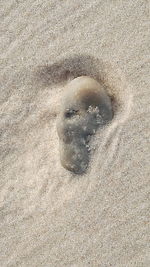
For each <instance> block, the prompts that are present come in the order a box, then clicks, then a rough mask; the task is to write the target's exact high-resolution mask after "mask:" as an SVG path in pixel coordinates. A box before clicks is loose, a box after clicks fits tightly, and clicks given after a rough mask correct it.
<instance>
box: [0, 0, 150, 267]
mask: <svg viewBox="0 0 150 267" xmlns="http://www.w3.org/2000/svg"><path fill="white" fill-rule="evenodd" d="M0 15H1V26H0V27H1V46H0V62H1V64H0V67H1V68H0V82H1V86H0V90H1V91H0V117H1V118H0V165H1V166H0V266H1V267H4V266H9V267H10V266H11V267H12V266H32V267H34V266H36V267H37V266H44V267H47V266H53V267H54V266H73V267H74V266H77V267H78V266H79V267H80V266H81V267H82V266H83V267H84V266H85V267H86V266H100V267H107V266H113V267H116V266H117V267H122V266H123V267H130V266H132V267H133V266H134V267H135V266H136V267H143V266H144V267H148V266H150V256H149V255H150V250H149V241H150V238H149V237H150V235H149V233H150V226H149V218H150V209H149V203H150V202H149V177H150V164H149V162H150V143H149V140H150V126H149V125H150V116H149V114H150V92H149V85H150V83H149V81H150V78H149V62H150V57H149V51H150V30H149V29H150V28H149V1H146V0H145V1H144V0H143V1H141V0H134V1H132V0H131V1H120V0H115V1H112V0H106V1H102V0H93V1H91V0H87V1H81V0H72V1H71V0H66V1H58V0H52V1H48V0H46V1H42V0H38V1H37V0H26V1H25V0H5V1H1V2H0ZM81 75H89V76H91V77H93V78H95V79H98V80H99V79H100V80H101V81H103V83H104V84H105V86H106V88H107V90H108V92H109V94H110V95H111V97H112V99H113V101H114V108H115V116H114V118H113V120H112V122H111V123H110V125H109V126H106V127H104V129H102V130H101V129H99V130H98V131H97V132H96V134H95V136H94V137H93V138H92V140H91V143H90V146H91V155H90V164H89V168H88V170H87V173H85V174H84V175H75V174H72V173H70V172H68V171H67V170H65V169H64V168H63V167H62V166H61V164H60V160H59V140H58V135H57V131H56V121H57V116H58V115H59V110H60V102H61V98H62V95H63V92H64V87H65V85H66V83H67V81H68V80H70V79H72V78H75V77H77V76H81Z"/></svg>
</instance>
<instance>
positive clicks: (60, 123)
mask: <svg viewBox="0 0 150 267" xmlns="http://www.w3.org/2000/svg"><path fill="white" fill-rule="evenodd" d="M112 118H113V109H112V103H111V99H110V97H109V96H108V94H107V92H106V91H105V90H104V88H103V86H102V85H101V84H100V83H98V82H97V81H96V80H94V79H93V78H91V77H88V76H80V77H77V78H75V79H73V80H72V81H71V82H69V83H68V84H67V85H66V87H65V92H64V96H63V100H62V103H61V110H60V114H59V117H58V120H57V132H58V136H59V150H60V161H61V164H62V166H63V167H64V168H65V169H67V170H69V171H72V172H74V173H76V174H83V173H84V172H85V171H86V169H87V167H88V164H89V144H88V143H89V141H90V139H91V136H92V135H93V134H95V133H96V130H97V129H98V128H99V127H102V126H104V125H106V124H107V123H108V122H109V121H111V120H112Z"/></svg>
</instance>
